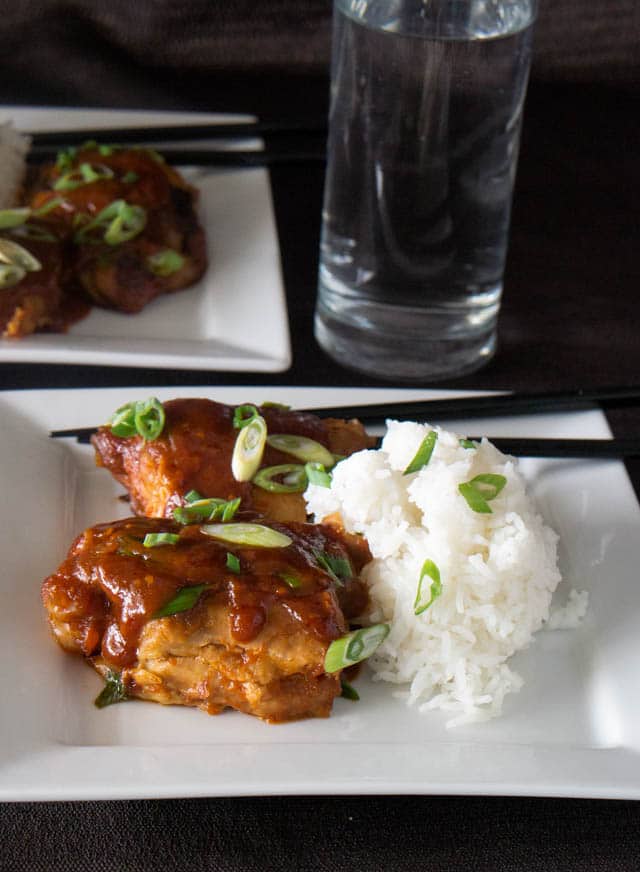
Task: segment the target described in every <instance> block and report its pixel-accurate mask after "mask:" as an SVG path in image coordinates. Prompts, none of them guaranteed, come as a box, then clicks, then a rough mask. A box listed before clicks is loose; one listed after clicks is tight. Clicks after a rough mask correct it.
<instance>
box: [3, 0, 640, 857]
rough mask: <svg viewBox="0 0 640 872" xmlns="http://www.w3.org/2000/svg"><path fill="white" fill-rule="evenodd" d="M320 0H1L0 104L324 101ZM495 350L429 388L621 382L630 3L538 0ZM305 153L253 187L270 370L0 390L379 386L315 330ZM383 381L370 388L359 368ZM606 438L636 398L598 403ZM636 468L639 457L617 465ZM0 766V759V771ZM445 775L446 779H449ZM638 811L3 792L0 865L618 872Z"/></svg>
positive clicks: (632, 807) (276, 109)
mask: <svg viewBox="0 0 640 872" xmlns="http://www.w3.org/2000/svg"><path fill="white" fill-rule="evenodd" d="M328 9H329V4H328V2H321V0H308V2H307V3H306V4H300V6H299V7H298V5H297V4H294V3H293V2H291V3H286V2H283V0H269V2H264V3H262V4H256V3H254V2H248V0H246V2H241V0H235V2H228V3H226V4H225V3H222V2H217V3H212V2H208V0H193V2H185V0H175V2H173V3H171V4H170V3H168V2H160V0H156V2H147V3H139V2H130V0H111V2H110V3H109V4H108V5H107V4H103V3H90V2H84V3H82V2H77V0H76V2H73V0H65V2H62V0H47V2H45V0H37V2H30V3H23V4H10V3H8V2H4V3H3V2H0V34H2V45H3V57H2V60H1V61H0V65H1V75H0V102H2V103H8V102H16V103H37V104H42V103H58V104H70V105H74V104H75V105H79V104H92V105H106V106H109V105H112V106H135V107H144V108H153V107H163V108H200V109H208V110H214V109H220V110H236V111H237V110H240V111H242V110H247V111H252V112H256V113H258V114H260V115H263V116H266V117H273V118H287V117H288V118H297V117H305V116H316V115H322V114H323V113H324V112H325V111H326V99H327V78H326V60H327V51H328ZM542 9H543V18H542V20H541V26H540V31H539V37H540V38H539V40H538V46H539V48H538V54H537V56H536V64H535V66H534V78H533V84H532V88H531V91H530V97H529V103H528V109H527V114H526V121H525V128H524V135H523V143H522V149H521V164H520V171H519V177H518V184H517V192H516V199H515V204H514V214H513V231H512V240H511V248H510V255H509V264H508V271H507V277H506V293H505V300H504V308H503V312H502V317H501V321H500V346H499V350H498V353H497V355H496V357H495V358H494V360H493V361H492V362H491V363H490V364H489V365H488V366H487V367H486V368H485V369H484V370H482V371H480V372H478V373H476V374H474V375H472V376H468V377H466V378H464V379H460V380H458V381H457V382H450V383H448V386H451V387H453V386H455V387H470V388H510V389H519V390H525V389H529V390H543V389H559V388H571V387H575V386H581V385H596V384H599V385H604V384H631V383H637V382H638V381H639V380H640V339H639V336H638V332H639V331H638V321H639V319H638V315H639V313H640V305H639V303H638V293H639V289H640V258H639V256H638V251H639V250H640V246H639V243H640V232H639V222H638V216H639V208H638V203H639V202H640V163H639V161H638V154H639V153H640V132H639V129H638V117H639V115H638V108H639V107H638V96H637V93H638V92H637V85H638V82H639V81H640V77H639V75H638V57H639V55H640V53H639V52H638V51H637V45H638V4H637V3H635V2H633V0H617V2H614V0H589V2H587V0H582V2H578V0H573V2H572V0H556V2H555V3H551V2H550V0H549V2H545V3H543V4H542ZM322 180H323V172H322V167H321V166H317V167H311V166H309V167H307V166H298V167H279V168H277V169H274V170H273V171H272V186H273V195H274V203H275V209H276V216H277V224H278V231H279V235H280V241H281V248H282V258H283V269H284V277H285V283H286V288H287V297H288V305H289V312H290V317H291V324H292V338H293V351H294V361H293V365H292V367H291V369H290V370H289V371H288V372H286V373H283V374H281V375H279V376H271V375H270V376H260V375H257V376H255V375H245V376H241V375H237V374H233V373H217V372H187V373H185V372H173V371H162V370H131V369H119V368H98V367H76V366H69V367H65V366H46V367H44V366H30V365H18V364H5V365H2V366H0V388H4V389H7V388H32V387H46V386H51V387H66V386H94V385H127V384H140V385H142V384H144V385H151V384H170V385H171V384H173V385H176V386H179V385H181V384H206V385H210V384H230V383H244V384H250V383H254V384H264V383H278V384H310V385H313V384H316V385H320V384H335V385H351V384H353V385H356V384H368V385H373V384H376V381H375V380H373V379H366V378H364V377H361V376H358V375H355V374H353V373H350V372H349V371H347V370H345V369H343V368H341V367H339V366H337V365H336V364H334V363H332V362H331V361H329V360H328V359H327V358H326V357H325V356H324V355H323V354H322V352H320V350H319V349H318V347H317V345H316V344H315V342H314V340H313V338H312V312H313V305H314V299H315V285H316V270H317V248H318V231H319V214H320V198H321V191H322ZM377 383H381V382H377ZM610 420H611V421H612V422H613V425H614V428H615V430H616V432H618V433H619V434H620V435H630V434H632V433H637V432H638V430H639V428H640V414H639V413H638V412H636V411H635V410H623V411H620V412H617V413H612V414H611V415H610ZM628 468H629V470H630V472H631V474H632V477H633V480H634V483H635V485H636V487H637V488H638V485H639V484H640V464H639V463H634V464H629V467H628ZM0 777H1V773H0ZM463 779H464V773H461V780H463ZM639 833H640V805H638V804H637V803H634V802H606V801H598V800H590V801H589V800H580V801H578V800H572V799H556V800H543V799H513V798H500V797H496V798H468V797H450V798H448V797H436V798H433V797H428V796H425V797H319V798H309V797H306V798H305V797H298V798H296V797H288V798H282V797H273V798H260V799H256V798H253V799H252V798H246V799H233V800H231V799H208V800H180V801H178V800H176V801H145V802H96V803H86V802H82V803H52V804H24V805H23V804H6V805H3V806H0V869H1V870H2V872H14V870H15V872H36V870H38V872H58V870H60V872H62V870H64V872H75V870H82V872H86V870H109V872H112V870H127V872H129V870H132V872H136V870H140V872H147V870H149V872H151V870H152V869H153V870H154V872H155V870H156V869H157V868H158V866H159V867H160V868H162V869H165V870H167V872H169V870H182V869H188V870H190V872H199V870H224V872H236V870H254V869H255V870H264V869H272V868H273V869H291V870H312V869H314V870H315V869H317V870H322V872H329V870H347V869H361V870H396V869H397V870H403V872H404V870H408V869H425V870H426V869H429V870H434V872H435V870H452V869H474V870H477V872H483V870H487V872H494V870H505V872H506V870H514V872H516V870H517V872H529V870H531V872H533V870H536V872H537V870H539V872H548V870H555V869H562V870H594V872H604V870H607V872H608V870H625V872H626V870H635V869H638V868H640V835H639Z"/></svg>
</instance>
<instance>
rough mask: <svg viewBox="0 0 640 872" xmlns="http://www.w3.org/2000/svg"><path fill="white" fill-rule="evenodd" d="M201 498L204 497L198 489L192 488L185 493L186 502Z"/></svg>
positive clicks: (193, 501)
mask: <svg viewBox="0 0 640 872" xmlns="http://www.w3.org/2000/svg"><path fill="white" fill-rule="evenodd" d="M201 499H202V497H201V495H200V494H199V493H198V491H197V490H190V491H189V493H186V494H185V495H184V501H185V503H195V502H196V500H201Z"/></svg>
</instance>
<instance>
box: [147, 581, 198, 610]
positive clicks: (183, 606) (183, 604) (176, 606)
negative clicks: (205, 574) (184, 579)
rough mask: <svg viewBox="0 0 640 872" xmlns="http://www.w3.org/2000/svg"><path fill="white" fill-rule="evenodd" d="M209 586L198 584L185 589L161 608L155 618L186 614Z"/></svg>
mask: <svg viewBox="0 0 640 872" xmlns="http://www.w3.org/2000/svg"><path fill="white" fill-rule="evenodd" d="M208 586H209V585H207V584H196V585H194V586H193V587H183V588H182V589H181V590H179V591H178V593H177V594H176V595H175V596H174V597H173V598H172V599H170V600H169V602H168V603H165V604H164V605H163V606H161V607H160V608H159V609H158V611H157V612H154V614H153V617H154V618H168V617H170V616H171V615H177V614H178V613H179V612H186V611H188V610H189V609H192V608H193V607H194V606H195V604H196V603H197V602H198V600H199V599H200V594H201V593H202V591H203V590H206V589H207V587H208Z"/></svg>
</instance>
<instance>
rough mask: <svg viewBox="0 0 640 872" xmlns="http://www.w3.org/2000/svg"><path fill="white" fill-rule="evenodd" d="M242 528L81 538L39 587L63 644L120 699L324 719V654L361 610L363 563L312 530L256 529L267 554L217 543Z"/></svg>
mask: <svg viewBox="0 0 640 872" xmlns="http://www.w3.org/2000/svg"><path fill="white" fill-rule="evenodd" d="M254 520H255V519H252V518H251V516H248V517H247V516H245V517H243V529H244V530H245V532H246V530H247V529H248V530H249V531H250V530H252V529H254V530H255V529H256V525H255V523H253V521H254ZM237 526H238V525H236V524H220V525H213V527H211V526H207V525H205V526H202V527H201V526H180V525H178V524H176V523H174V522H172V521H167V520H161V519H143V518H129V519H127V520H123V521H117V522H114V523H111V524H99V525H97V526H95V527H92V528H90V529H88V530H86V531H85V532H84V533H83V534H82V535H80V536H79V537H78V538H77V539H76V541H75V542H74V544H73V545H72V547H71V549H70V551H69V554H68V556H67V558H66V560H65V561H64V562H63V563H62V565H61V566H60V568H59V569H58V570H57V572H55V573H54V574H53V575H51V576H50V577H49V578H47V579H46V580H45V582H44V584H43V588H42V597H43V602H44V605H45V608H46V610H47V613H48V618H49V623H50V626H51V628H52V630H53V633H54V635H55V637H56V638H57V640H58V642H59V643H60V644H61V645H62V647H63V648H65V649H66V650H68V651H71V652H75V653H77V654H81V655H84V657H86V658H88V659H89V660H90V662H91V663H92V664H93V666H94V667H95V668H96V669H97V670H98V671H99V672H100V673H101V674H102V675H103V676H104V677H105V678H106V679H107V686H108V687H109V686H113V685H114V684H116V685H117V687H118V688H119V698H125V697H138V698H141V699H146V700H153V701H155V702H159V703H164V704H178V705H185V706H196V707H199V708H201V709H204V710H205V711H207V712H209V713H210V714H217V713H219V712H221V711H222V710H223V709H224V708H225V707H231V708H234V709H237V710H239V711H242V712H246V713H248V714H252V715H256V716H258V717H260V718H263V719H265V720H267V721H270V722H280V721H288V720H293V719H297V718H306V717H324V716H328V715H329V713H330V710H331V707H332V703H333V700H334V698H335V697H336V696H338V695H339V694H340V675H339V672H334V673H332V674H328V673H327V672H326V671H325V666H324V657H325V653H326V651H327V648H328V646H329V645H330V643H331V642H332V641H333V640H335V639H338V638H340V637H341V636H343V635H344V634H345V633H346V631H347V629H348V625H347V621H348V619H349V618H354V617H356V616H357V615H358V614H359V613H360V612H362V611H363V610H364V608H365V606H366V603H367V593H366V589H365V587H364V585H363V583H362V582H361V581H360V580H359V578H358V576H357V572H358V571H359V570H360V568H361V557H362V554H361V553H359V552H357V551H356V552H350V551H349V548H348V542H346V543H345V542H343V541H342V540H341V537H340V535H339V534H338V533H337V532H336V531H335V530H333V529H332V528H330V527H323V526H315V525H310V524H295V523H291V524H286V525H285V524H271V525H270V526H269V527H266V528H265V527H263V526H262V525H258V526H257V529H259V530H261V531H262V533H261V535H266V536H267V537H268V538H267V540H265V541H266V542H267V543H268V544H261V545H256V544H250V545H245V544H238V543H232V542H229V541H228V540H227V539H225V538H217V536H222V537H224V536H225V535H227V536H229V535H231V534H230V533H229V530H230V529H232V528H233V529H237ZM221 529H222V532H221ZM265 530H267V533H266V534H265V533H264V531H265ZM158 536H159V537H160V541H159V542H158ZM149 537H150V538H149ZM167 537H168V538H167ZM269 537H270V538H269ZM154 540H155V542H156V543H157V544H152V542H154ZM145 543H146V544H145ZM331 566H333V567H340V568H341V569H340V574H339V576H338V575H336V572H335V571H334V570H331V569H328V567H331ZM111 701H117V700H111Z"/></svg>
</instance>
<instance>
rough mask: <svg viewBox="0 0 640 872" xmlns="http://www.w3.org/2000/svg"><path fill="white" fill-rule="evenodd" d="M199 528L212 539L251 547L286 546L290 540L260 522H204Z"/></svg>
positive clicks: (289, 543)
mask: <svg viewBox="0 0 640 872" xmlns="http://www.w3.org/2000/svg"><path fill="white" fill-rule="evenodd" d="M200 529H201V530H202V532H203V533H205V534H206V535H207V536H211V537H213V538H214V539H221V540H222V541H223V542H231V543H233V544H234V545H248V546H250V547H252V548H286V547H287V546H288V545H291V542H292V539H290V538H289V536H286V535H285V534H284V533H279V532H278V531H277V530H272V529H271V527H265V526H264V525H262V524H206V525H205V526H203V527H201V528H200Z"/></svg>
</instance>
